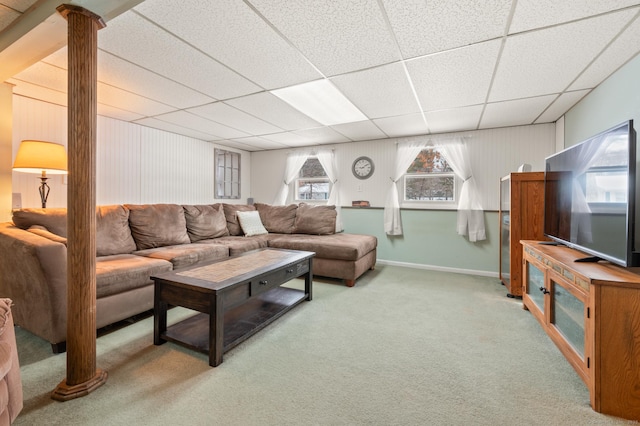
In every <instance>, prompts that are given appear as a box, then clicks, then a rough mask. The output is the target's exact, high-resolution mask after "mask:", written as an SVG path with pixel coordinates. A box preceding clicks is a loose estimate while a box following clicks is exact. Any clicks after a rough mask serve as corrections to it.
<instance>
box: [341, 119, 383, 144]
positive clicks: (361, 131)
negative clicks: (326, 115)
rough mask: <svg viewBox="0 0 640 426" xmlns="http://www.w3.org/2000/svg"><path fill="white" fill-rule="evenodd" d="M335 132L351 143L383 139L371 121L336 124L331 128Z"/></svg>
mask: <svg viewBox="0 0 640 426" xmlns="http://www.w3.org/2000/svg"><path fill="white" fill-rule="evenodd" d="M331 127H332V128H333V130H335V131H336V132H338V133H340V134H342V135H344V136H346V137H347V138H349V139H351V140H352V141H369V140H374V139H384V138H386V137H387V135H385V134H384V132H383V131H382V130H380V129H379V128H378V127H377V126H376V125H375V124H373V122H372V121H358V122H355V123H345V124H336V125H335V126H331Z"/></svg>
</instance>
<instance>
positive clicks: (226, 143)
mask: <svg viewBox="0 0 640 426" xmlns="http://www.w3.org/2000/svg"><path fill="white" fill-rule="evenodd" d="M216 145H219V146H223V147H225V148H233V149H239V150H242V151H249V152H252V151H262V149H261V148H256V147H255V146H253V145H248V144H244V143H242V142H238V140H237V139H234V140H229V139H224V140H219V141H216Z"/></svg>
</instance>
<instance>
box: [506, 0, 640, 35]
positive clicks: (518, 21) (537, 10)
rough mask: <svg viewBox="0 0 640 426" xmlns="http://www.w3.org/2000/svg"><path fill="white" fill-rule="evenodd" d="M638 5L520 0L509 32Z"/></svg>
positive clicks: (618, 0)
mask: <svg viewBox="0 0 640 426" xmlns="http://www.w3.org/2000/svg"><path fill="white" fill-rule="evenodd" d="M636 5H638V1H637V0H562V1H558V0H518V3H517V6H516V10H515V13H514V14H513V20H512V22H511V28H509V33H517V32H521V31H526V30H530V29H533V28H539V27H546V26H548V25H555V24H560V23H562V22H568V21H572V20H574V19H581V18H585V17H588V16H593V15H597V14H599V13H604V12H608V11H611V10H616V9H621V8H624V7H627V6H636Z"/></svg>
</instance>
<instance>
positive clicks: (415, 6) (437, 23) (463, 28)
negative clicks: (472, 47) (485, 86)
mask: <svg viewBox="0 0 640 426" xmlns="http://www.w3.org/2000/svg"><path fill="white" fill-rule="evenodd" d="M382 2H383V4H384V7H385V9H386V11H387V16H388V17H389V21H390V22H391V26H392V27H393V30H394V32H395V34H396V38H397V40H398V44H399V45H400V49H401V50H402V55H403V57H404V58H405V59H409V58H413V57H416V56H421V55H426V54H429V53H434V52H439V51H442V50H447V49H452V48H455V47H461V46H466V45H469V44H473V43H478V42H481V41H485V40H489V39H492V38H496V37H501V36H503V35H504V31H505V28H506V26H507V19H508V17H509V12H510V10H511V3H512V0H484V1H478V0H456V1H425V0H382Z"/></svg>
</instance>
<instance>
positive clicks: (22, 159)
mask: <svg viewBox="0 0 640 426" xmlns="http://www.w3.org/2000/svg"><path fill="white" fill-rule="evenodd" d="M13 170H15V171H17V172H27V173H41V172H46V173H49V174H52V175H56V174H58V175H63V174H67V152H66V151H65V149H64V145H60V144H57V143H53V142H43V141H22V142H21V143H20V148H18V155H16V160H15V161H14V162H13Z"/></svg>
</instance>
